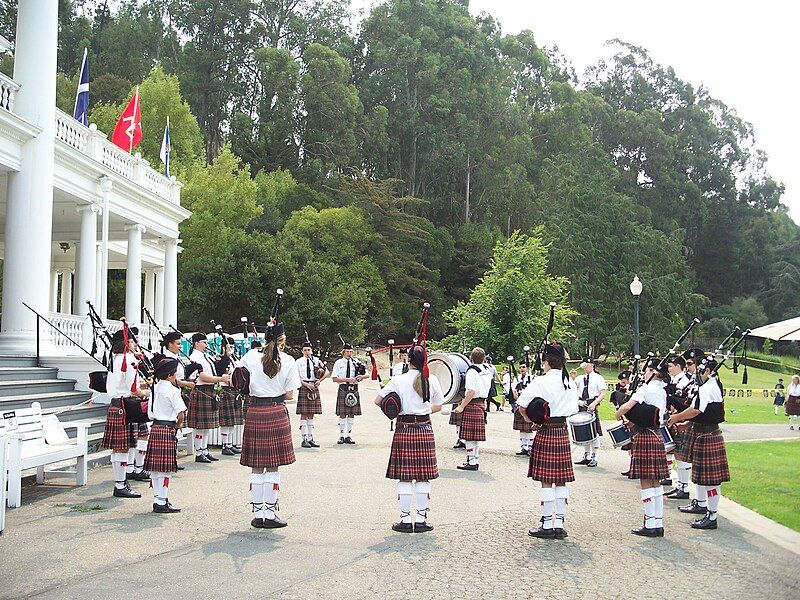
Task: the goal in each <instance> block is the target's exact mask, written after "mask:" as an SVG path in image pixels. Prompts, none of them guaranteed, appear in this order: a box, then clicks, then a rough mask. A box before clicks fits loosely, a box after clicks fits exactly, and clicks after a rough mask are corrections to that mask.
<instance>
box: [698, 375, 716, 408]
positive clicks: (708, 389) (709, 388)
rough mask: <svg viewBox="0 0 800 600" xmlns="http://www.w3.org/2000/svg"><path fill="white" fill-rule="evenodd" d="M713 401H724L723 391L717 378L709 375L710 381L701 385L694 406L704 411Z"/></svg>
mask: <svg viewBox="0 0 800 600" xmlns="http://www.w3.org/2000/svg"><path fill="white" fill-rule="evenodd" d="M713 402H722V392H721V391H720V389H719V384H718V383H717V380H716V379H715V378H713V377H709V379H708V381H706V382H705V383H704V384H703V385H701V386H700V389H699V390H698V394H697V400H696V401H695V404H694V408H696V409H697V410H699V411H700V412H703V413H704V412H706V409H707V408H708V405H709V404H711V403H713Z"/></svg>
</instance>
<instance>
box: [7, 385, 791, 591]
mask: <svg viewBox="0 0 800 600" xmlns="http://www.w3.org/2000/svg"><path fill="white" fill-rule="evenodd" d="M364 387H365V390H364V391H363V392H362V399H363V402H362V404H363V408H364V412H365V415H364V416H362V417H359V418H356V424H355V429H354V431H353V438H354V439H355V440H356V442H357V445H356V446H338V445H336V438H337V437H338V428H337V426H336V417H335V415H333V414H332V411H333V406H334V403H335V396H334V387H333V385H332V384H330V383H328V384H327V385H326V386H325V387H324V389H323V392H324V393H323V400H324V408H325V411H326V414H325V415H323V416H322V417H321V418H320V417H318V419H317V426H316V435H315V437H316V438H317V441H318V443H320V444H321V445H322V447H321V448H319V449H317V450H306V449H303V448H300V447H299V431H297V430H296V427H295V434H296V436H297V443H296V446H297V450H296V452H297V462H296V463H295V464H294V465H291V466H289V467H287V468H284V469H282V483H281V488H282V489H281V497H280V505H281V508H282V510H281V516H282V517H283V518H285V519H286V520H287V521H289V526H288V527H286V528H285V529H281V530H278V531H266V530H254V529H251V528H250V526H249V522H250V519H251V517H252V515H251V513H250V505H249V500H250V498H249V493H248V490H247V469H245V468H244V467H241V466H240V465H239V464H238V459H235V458H229V457H221V458H222V460H220V462H218V463H215V464H213V465H203V464H195V463H194V462H193V461H192V460H191V459H188V458H185V459H182V464H184V465H185V466H186V470H185V471H182V472H181V473H179V474H178V475H177V476H175V477H174V479H173V482H172V485H171V488H170V489H171V493H170V500H171V501H172V502H173V503H174V504H176V505H177V506H180V507H181V508H182V509H183V512H182V513H180V514H178V515H167V516H165V515H154V514H152V513H151V512H150V508H151V499H150V495H149V490H148V488H147V484H146V483H134V484H133V485H134V486H136V489H138V490H139V491H141V492H142V494H143V498H142V499H141V500H121V499H115V498H112V497H111V496H110V491H111V469H110V467H102V468H97V469H94V470H92V471H90V475H89V485H88V486H86V487H84V488H74V487H69V486H68V485H66V482H68V481H69V480H55V481H57V482H58V483H57V484H53V485H45V486H38V487H36V488H33V487H26V488H25V489H24V490H23V506H22V507H21V508H18V509H15V510H12V511H9V513H8V521H7V530H6V532H5V533H4V534H3V535H2V536H0V582H2V583H0V597H45V598H47V597H52V598H56V597H68V598H77V597H81V598H109V597H115V598H127V597H139V598H153V597H160V598H173V597H179V596H180V597H194V598H227V599H233V598H240V597H244V598H251V597H252V598H292V599H294V598H298V599H304V598H308V599H315V600H317V599H324V598H337V599H345V600H350V599H356V598H373V597H374V598H420V599H422V598H437V599H439V598H524V599H529V598H551V597H552V598H569V597H573V598H633V597H636V596H639V597H647V598H673V597H686V598H689V597H704V598H725V599H728V598H748V599H749V598H752V597H754V596H756V597H759V598H781V599H789V598H800V592H799V591H798V584H799V583H800V569H799V568H798V567H800V557H798V555H796V554H793V553H791V552H788V551H786V550H784V549H782V548H780V547H778V546H776V545H775V544H773V543H772V542H770V541H768V540H767V539H765V538H763V537H761V536H759V535H757V534H755V533H752V532H750V531H747V530H745V529H743V528H741V527H740V526H738V525H736V524H733V523H731V522H730V521H728V520H727V519H726V518H725V514H724V512H723V513H722V514H721V517H720V529H718V530H717V531H709V532H700V531H694V530H691V529H690V528H689V523H690V522H691V520H692V519H691V517H690V516H689V515H682V514H680V513H679V512H678V511H677V509H675V508H674V506H675V505H676V503H675V502H674V501H670V503H669V504H668V507H667V510H666V518H665V527H666V537H665V538H663V539H644V538H638V537H636V536H633V535H631V534H630V533H628V531H629V529H630V528H631V527H636V526H639V525H640V524H641V519H642V517H641V514H642V511H641V501H640V500H639V494H638V489H637V486H636V484H635V483H634V482H630V481H628V480H626V479H624V478H623V477H621V476H620V475H619V472H620V471H622V470H625V468H627V454H625V453H623V452H621V451H619V450H613V449H611V448H610V447H609V446H608V444H607V440H604V444H605V446H604V450H603V452H602V454H601V456H600V466H599V467H598V468H596V469H586V468H581V467H576V469H580V470H578V471H577V479H578V480H577V481H576V482H575V483H574V484H572V485H571V494H572V498H571V499H570V502H569V508H568V514H567V522H566V528H567V530H568V532H569V537H568V538H567V539H566V540H561V541H546V540H536V539H533V538H530V537H529V536H528V535H527V531H528V529H530V528H531V527H532V526H533V525H534V518H538V494H537V493H536V489H535V487H534V485H533V483H532V482H531V481H530V480H528V479H526V477H525V472H526V459H525V458H521V457H517V456H513V452H514V451H515V450H516V449H517V442H518V440H517V439H516V437H515V435H514V433H513V432H512V431H511V415H510V413H509V412H505V413H494V412H492V413H491V415H490V417H489V429H488V435H489V438H490V439H489V441H488V442H487V443H486V444H485V445H484V446H483V449H482V452H481V460H480V463H481V470H480V471H479V472H477V473H465V472H461V471H457V470H456V468H455V466H456V465H457V464H459V463H460V462H463V458H464V455H463V451H457V450H453V449H452V448H451V446H452V445H453V442H454V437H455V436H454V429H453V428H452V427H451V426H448V425H447V418H446V417H444V416H442V415H435V416H434V423H435V430H436V437H437V444H438V448H439V454H438V456H439V467H440V472H441V476H440V478H439V479H438V480H436V481H435V482H434V485H433V499H432V502H431V514H430V521H431V522H432V523H433V524H434V525H435V527H436V529H435V530H434V531H433V532H430V533H427V534H413V535H408V534H399V533H395V532H393V531H392V530H391V529H390V525H391V523H392V522H393V521H395V520H397V517H398V505H397V501H396V496H395V495H394V482H393V481H389V480H387V479H385V478H384V472H385V469H386V461H387V458H388V451H389V443H390V440H391V432H390V431H389V422H388V420H386V419H385V418H384V417H383V415H382V414H381V413H380V412H379V411H378V409H377V407H375V406H373V405H372V404H371V398H372V397H374V390H375V389H376V385H375V384H374V383H370V384H369V385H367V386H364ZM293 410H294V407H293V406H290V412H293ZM292 419H293V424H294V425H295V426H297V425H298V423H297V417H296V416H295V415H294V414H292ZM741 435H742V436H744V437H745V438H746V437H754V438H755V437H769V436H770V435H772V433H771V432H769V431H767V432H766V434H765V431H763V430H761V429H759V428H755V429H753V430H752V432H751V433H741ZM781 435H782V436H783V435H785V433H784V432H781ZM217 454H218V452H217ZM62 481H63V483H62ZM92 505H99V506H101V507H102V508H103V510H92V511H86V512H82V511H80V510H75V508H76V507H79V506H84V507H87V506H92Z"/></svg>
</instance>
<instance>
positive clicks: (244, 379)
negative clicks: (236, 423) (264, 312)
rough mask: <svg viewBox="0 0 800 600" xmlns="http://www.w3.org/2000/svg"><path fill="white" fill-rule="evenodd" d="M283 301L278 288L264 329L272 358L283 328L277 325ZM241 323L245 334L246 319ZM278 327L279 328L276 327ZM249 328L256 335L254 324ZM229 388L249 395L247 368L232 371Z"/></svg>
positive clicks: (276, 354)
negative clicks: (270, 343)
mask: <svg viewBox="0 0 800 600" xmlns="http://www.w3.org/2000/svg"><path fill="white" fill-rule="evenodd" d="M282 299H283V289H281V288H278V289H276V290H275V303H274V305H273V306H272V312H271V313H270V318H269V324H268V325H267V326H266V327H265V328H264V330H265V333H264V341H265V342H266V343H269V342H274V344H273V347H272V355H273V358H277V357H278V352H279V350H278V344H277V341H278V338H279V337H280V336H281V335H283V326H282V325H280V324H279V323H278V312H279V311H280V306H281V300H282ZM242 323H243V324H244V331H245V332H247V327H248V323H247V319H246V318H245V317H242ZM279 325H280V327H278V326H279ZM250 326H252V328H253V332H254V333H255V334H256V336H257V335H258V329H257V327H256V325H255V323H251V324H250ZM262 352H263V350H262ZM231 387H232V388H233V389H234V390H236V391H237V392H239V393H240V394H249V393H250V371H248V370H247V367H244V366H238V367H235V368H234V369H233V373H231Z"/></svg>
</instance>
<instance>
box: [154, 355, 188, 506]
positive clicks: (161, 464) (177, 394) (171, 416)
mask: <svg viewBox="0 0 800 600" xmlns="http://www.w3.org/2000/svg"><path fill="white" fill-rule="evenodd" d="M179 366H180V361H178V359H176V358H167V357H164V358H162V359H161V360H160V361H159V362H157V363H156V365H155V378H156V384H155V386H154V387H153V395H152V397H151V399H150V402H149V404H148V406H147V415H148V416H149V417H150V418H151V419H152V420H153V427H152V429H151V430H150V443H149V446H148V449H147V457H146V458H145V461H144V466H145V469H147V470H148V471H150V484H151V486H152V488H153V512H154V513H166V514H170V513H177V512H181V509H180V508H177V507H175V506H173V505H172V504H171V503H170V501H169V482H170V475H171V474H172V473H175V472H176V471H177V470H178V460H177V452H178V440H177V438H176V437H175V431H176V430H177V429H180V428H181V427H182V426H183V419H184V415H185V412H186V404H184V402H183V398H182V397H181V390H180V388H179V387H178V367H179Z"/></svg>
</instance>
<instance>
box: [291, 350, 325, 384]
mask: <svg viewBox="0 0 800 600" xmlns="http://www.w3.org/2000/svg"><path fill="white" fill-rule="evenodd" d="M296 364H297V373H298V375H300V379H301V380H303V381H316V380H317V376H316V375H314V369H315V368H317V367H319V366H321V365H322V361H320V360H319V359H318V358H316V357H315V356H310V357H308V358H306V357H305V356H301V357H300V358H298V359H297V363H296Z"/></svg>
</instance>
